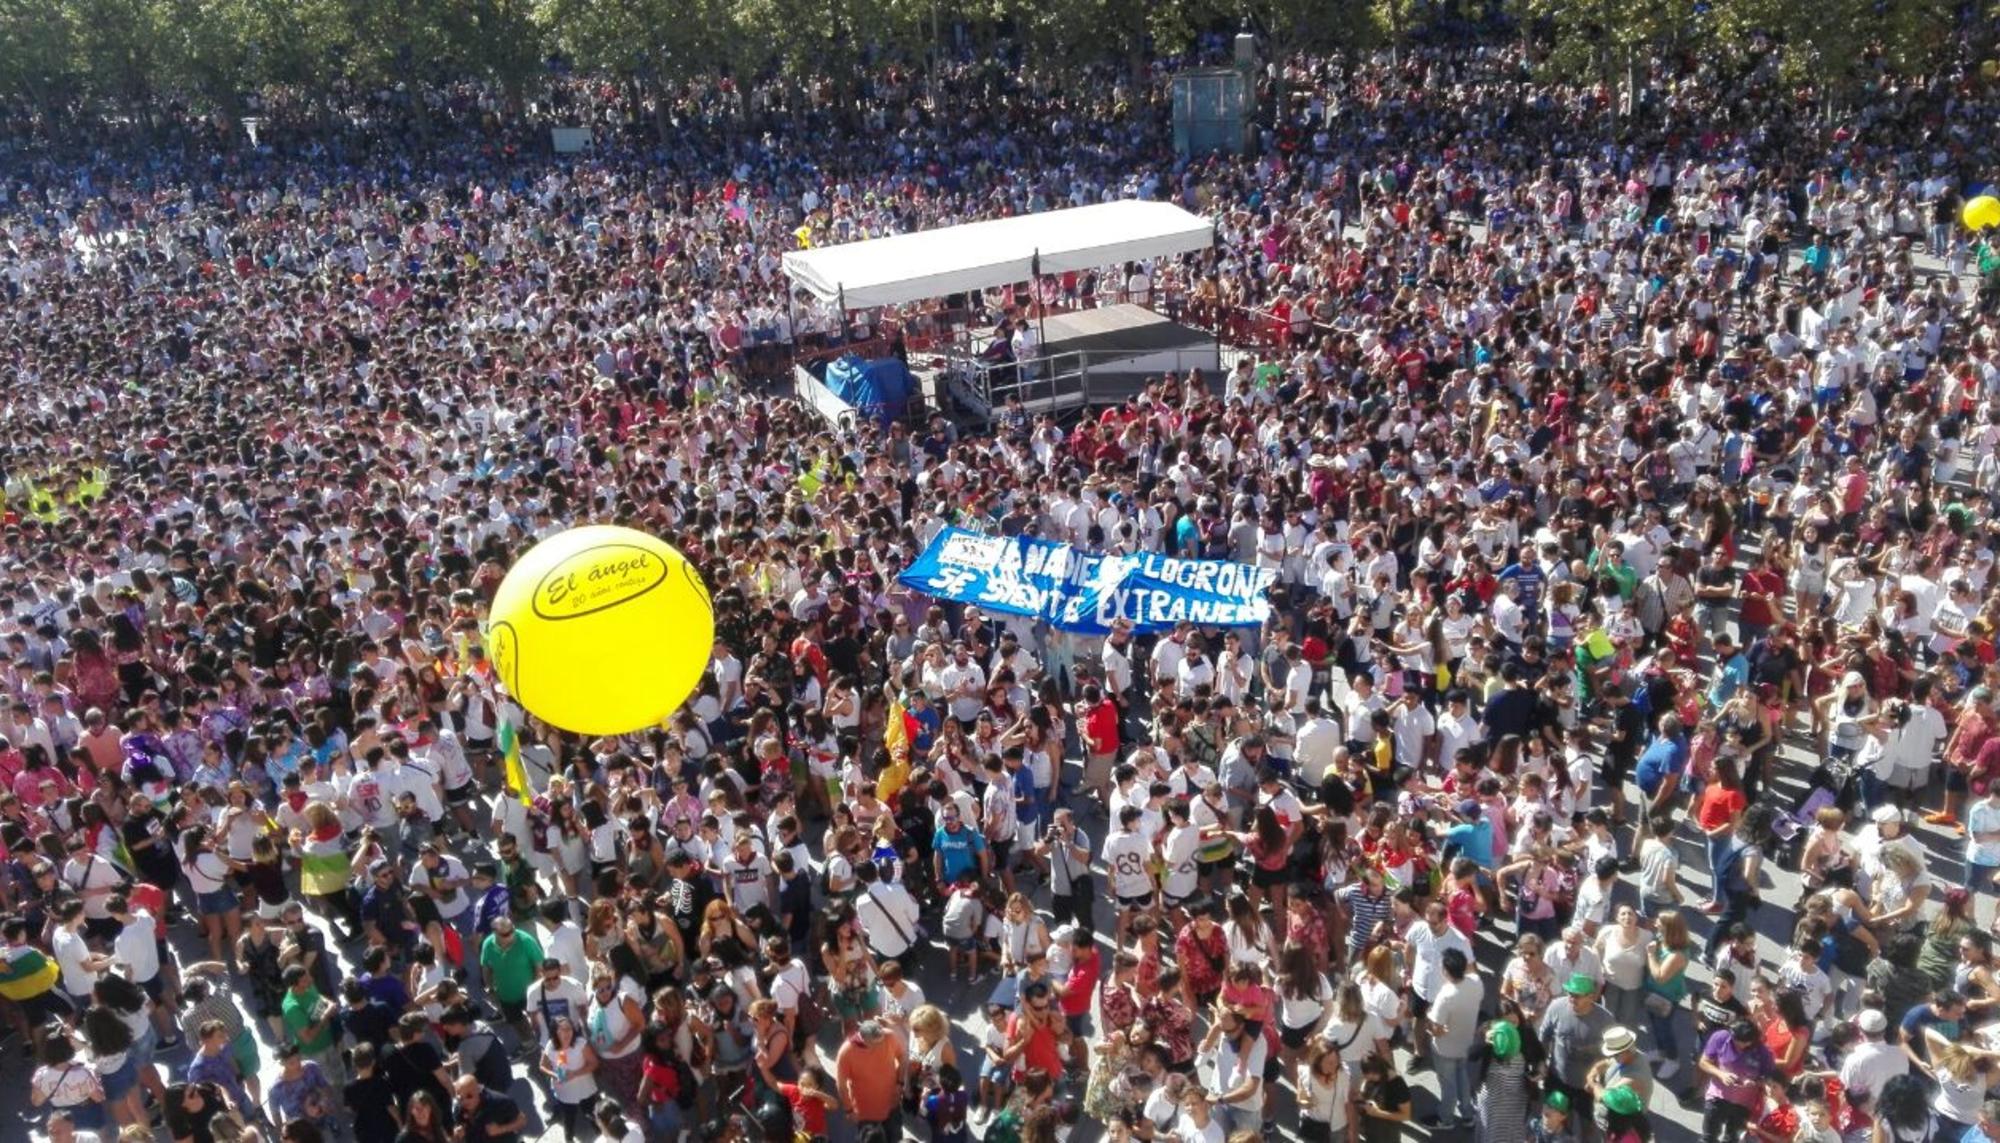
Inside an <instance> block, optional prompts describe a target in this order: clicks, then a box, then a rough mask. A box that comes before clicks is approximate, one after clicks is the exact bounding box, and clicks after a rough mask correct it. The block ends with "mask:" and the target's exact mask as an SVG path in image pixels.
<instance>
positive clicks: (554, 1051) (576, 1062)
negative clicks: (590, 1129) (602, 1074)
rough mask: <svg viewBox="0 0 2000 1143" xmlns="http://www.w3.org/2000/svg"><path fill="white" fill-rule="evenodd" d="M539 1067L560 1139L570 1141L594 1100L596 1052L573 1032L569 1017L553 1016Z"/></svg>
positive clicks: (595, 1091)
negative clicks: (561, 1131)
mask: <svg viewBox="0 0 2000 1143" xmlns="http://www.w3.org/2000/svg"><path fill="white" fill-rule="evenodd" d="M540 1070H541V1073H542V1074H543V1075H544V1076H547V1077H548V1080H549V1101H550V1102H551V1103H553V1104H554V1105H555V1112H556V1121H557V1122H558V1123H561V1124H562V1129H563V1138H564V1139H565V1140H570V1141H572V1143H573V1141H574V1140H575V1139H576V1137H577V1125H578V1124H579V1123H588V1122H589V1121H590V1111H591V1108H592V1107H593V1106H594V1105H595V1104H596V1103H597V1075H596V1072H597V1053H596V1052H595V1051H594V1050H592V1048H591V1046H590V1041H589V1040H587V1039H584V1038H582V1037H580V1036H578V1035H577V1030H576V1024H575V1023H574V1022H572V1021H571V1020H570V1018H569V1017H567V1016H558V1017H556V1020H555V1023H554V1024H553V1025H552V1026H551V1027H550V1028H549V1042H548V1043H547V1044H546V1045H544V1046H543V1048H542V1058H541V1063H540Z"/></svg>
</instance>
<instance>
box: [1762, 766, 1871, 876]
mask: <svg viewBox="0 0 2000 1143" xmlns="http://www.w3.org/2000/svg"><path fill="white" fill-rule="evenodd" d="M1858 769H1859V767H1858V765H1857V764H1856V760H1855V759H1854V757H1853V756H1851V755H1849V756H1845V757H1842V756H1838V755H1836V756H1833V757H1829V758H1828V759H1827V760H1826V761H1824V762H1822V763H1820V764H1819V765H1818V766H1816V767H1814V768H1813V772H1812V777H1811V778H1810V779H1808V780H1807V782H1806V792H1805V795H1804V796H1803V797H1801V798H1800V799H1799V801H1798V804H1797V805H1794V806H1793V807H1791V808H1790V809H1786V810H1779V811H1778V812H1777V813H1774V814H1773V815H1772V816H1771V832H1772V833H1773V834H1774V835H1776V845H1775V848H1774V849H1773V850H1772V854H1771V856H1772V858H1773V859H1774V860H1776V861H1777V863H1778V865H1779V866H1780V867H1781V868H1784V869H1790V870H1794V871H1796V870H1797V869H1798V867H1799V854H1800V851H1801V850H1802V849H1804V848H1805V841H1806V837H1807V835H1808V834H1809V833H1810V832H1811V830H1812V826H1813V817H1814V815H1816V814H1818V813H1819V812H1820V811H1821V810H1823V809H1825V808H1826V807H1828V806H1833V807H1835V808H1836V809H1838V810H1840V811H1841V812H1842V813H1847V812H1849V811H1851V810H1852V809H1853V808H1854V775H1855V772H1856V770H1858Z"/></svg>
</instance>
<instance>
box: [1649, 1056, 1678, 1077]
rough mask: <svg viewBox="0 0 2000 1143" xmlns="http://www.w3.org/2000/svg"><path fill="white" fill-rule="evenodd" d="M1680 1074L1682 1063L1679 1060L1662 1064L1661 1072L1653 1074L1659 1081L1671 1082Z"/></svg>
mask: <svg viewBox="0 0 2000 1143" xmlns="http://www.w3.org/2000/svg"><path fill="white" fill-rule="evenodd" d="M1680 1073H1681V1062H1680V1061H1679V1060H1666V1061H1664V1062H1663V1063H1661V1064H1660V1067H1659V1070H1658V1071H1656V1072H1654V1073H1653V1078H1654V1079H1659V1080H1670V1079H1672V1078H1674V1077H1675V1076H1677V1075H1679V1074H1680Z"/></svg>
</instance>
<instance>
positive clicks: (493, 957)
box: [479, 917, 542, 1031]
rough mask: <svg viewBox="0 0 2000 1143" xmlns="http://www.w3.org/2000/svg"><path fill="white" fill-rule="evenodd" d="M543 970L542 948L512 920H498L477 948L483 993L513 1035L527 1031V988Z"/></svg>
mask: <svg viewBox="0 0 2000 1143" xmlns="http://www.w3.org/2000/svg"><path fill="white" fill-rule="evenodd" d="M541 967H542V946H541V944H540V942H538V941H536V940H535V938H534V937H533V936H531V935H529V934H527V933H524V932H521V931H520V930H518V929H516V928H515V927H514V919H513V918H512V917H497V918H495V919H494V921H493V931H492V932H491V933H488V934H487V935H486V940H485V942H484V943H482V944H481V945H480V946H479V971H480V972H482V973H485V974H486V991H487V993H488V994H489V995H491V996H492V997H493V999H494V1000H496V1001H498V1002H499V1004H500V1011H501V1012H502V1013H503V1014H505V1015H506V1017H507V1022H508V1023H509V1024H512V1025H513V1026H514V1028H515V1030H516V1031H520V1030H522V1029H524V1028H526V1027H527V1017H528V986H529V985H531V984H533V983H534V982H535V978H536V974H537V973H539V972H540V971H541Z"/></svg>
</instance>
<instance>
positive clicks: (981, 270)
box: [784, 200, 1215, 309]
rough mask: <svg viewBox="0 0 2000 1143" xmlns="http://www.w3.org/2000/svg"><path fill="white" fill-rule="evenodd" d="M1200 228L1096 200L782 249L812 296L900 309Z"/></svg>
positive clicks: (1168, 249) (1151, 205)
mask: <svg viewBox="0 0 2000 1143" xmlns="http://www.w3.org/2000/svg"><path fill="white" fill-rule="evenodd" d="M1214 241H1215V231H1214V228H1213V227H1212V226H1210V224H1209V223H1208V222H1207V221H1206V220H1204V219H1201V218H1198V217H1196V216H1195V215H1192V214H1189V213H1188V212H1187V211H1185V210H1182V209H1181V208H1180V207H1178V206H1175V205H1174V204H1172V203H1168V202H1140V201H1136V200H1126V201H1121V202H1106V203H1099V204H1097V205H1095V206H1079V207H1076V208H1074V209H1071V210H1050V211H1044V212H1042V213H1040V214H1024V215H1017V216H1016V217H1013V218H996V219H993V220H991V221H989V222H968V223H966V224H964V225H962V226H946V227H941V228H939V229H936V230H922V231H918V232H916V233H914V234H895V235H891V236H889V237H887V238H871V239H868V240H866V241H862V242H848V243H843V244H841V245H839V246H823V247H820V248H819V249H817V250H794V251H792V252H791V253H788V254H786V255H785V259H784V264H785V274H786V276H787V277H789V278H791V280H792V282H793V283H794V284H795V285H796V286H798V287H799V288H800V289H803V290H806V291H807V292H809V293H811V294H812V295H813V296H814V297H816V298H819V299H820V300H821V301H827V302H831V301H835V300H837V299H840V298H842V297H845V298H846V301H847V307H848V308H849V309H866V308H868V307H871V306H891V305H900V304H902V303H904V302H914V301H921V300H922V299H924V298H936V297H942V296H944V295H946V294H957V293H964V292H966V291H968V290H983V289H987V288H989V287H993V286H1004V285H1008V284H1011V283H1014V282H1025V281H1027V280H1028V279H1029V278H1031V277H1032V276H1033V274H1034V271H1033V267H1034V263H1035V258H1036V256H1037V255H1038V254H1039V255H1040V257H1041V270H1042V273H1044V274H1062V273H1067V272H1069V271H1071V270H1088V269H1092V268H1095V267H1101V266H1116V265H1119V264H1120V263H1124V262H1137V261H1143V260H1145V259H1149V258H1164V257H1169V256H1171V255H1174V254H1185V253H1187V252H1188V251H1190V250H1205V249H1207V248H1208V247H1209V246H1210V245H1212V244H1213V243H1214Z"/></svg>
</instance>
